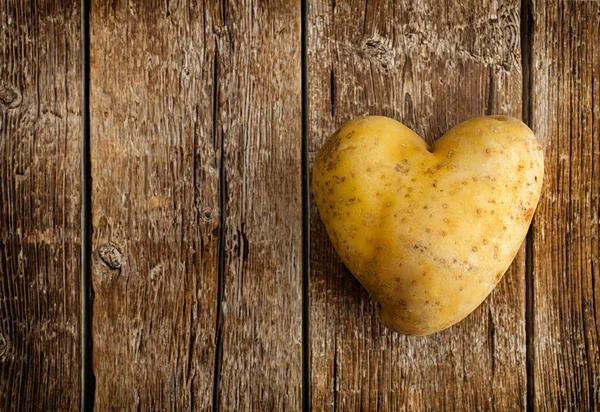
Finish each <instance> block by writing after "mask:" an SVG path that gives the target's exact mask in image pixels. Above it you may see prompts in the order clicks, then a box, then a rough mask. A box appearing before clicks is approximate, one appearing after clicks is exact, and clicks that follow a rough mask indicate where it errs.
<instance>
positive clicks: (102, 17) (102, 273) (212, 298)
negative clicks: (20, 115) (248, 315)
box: [90, 2, 222, 410]
mask: <svg viewBox="0 0 600 412" xmlns="http://www.w3.org/2000/svg"><path fill="white" fill-rule="evenodd" d="M144 4H145V5H143V6H142V5H139V6H135V7H133V6H132V7H129V6H130V5H129V4H128V3H126V2H115V3H106V2H94V4H93V8H92V10H91V16H90V19H91V79H90V80H91V101H90V107H91V108H90V114H91V118H92V125H91V136H92V137H91V157H92V159H91V160H92V179H93V190H92V222H93V230H94V234H93V238H92V239H93V248H94V260H93V262H92V265H93V267H92V287H93V290H94V294H95V297H94V301H93V317H92V339H93V370H94V374H95V377H96V391H95V402H94V404H95V407H96V408H97V409H99V410H105V409H121V408H125V407H131V408H133V407H136V408H138V409H140V410H153V409H184V408H187V409H191V408H196V409H198V410H206V409H208V408H210V407H211V405H212V396H211V393H212V388H213V375H214V369H215V356H216V328H215V325H216V320H217V295H218V277H219V274H218V271H219V264H218V261H219V253H220V252H219V247H220V244H221V241H220V239H221V236H222V229H221V228H220V225H219V217H220V205H219V202H220V200H219V196H220V193H219V192H220V188H221V186H220V183H219V182H220V178H219V168H220V167H221V159H222V158H221V154H220V151H221V148H222V142H221V139H220V138H219V136H217V135H215V125H214V118H215V116H214V113H213V111H214V110H215V107H214V104H215V102H214V99H213V95H214V93H213V88H214V84H215V81H216V79H215V76H214V73H215V68H216V66H215V65H216V59H215V54H216V37H215V36H214V34H213V25H214V24H215V23H214V22H213V16H212V14H211V12H210V11H209V10H203V9H202V8H201V7H199V6H197V7H194V8H193V10H192V9H186V8H180V9H166V8H165V7H166V6H165V5H166V3H164V2H161V3H160V4H158V3H150V2H148V3H144ZM115 377H118V378H117V379H115Z"/></svg>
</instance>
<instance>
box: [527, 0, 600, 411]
mask: <svg viewBox="0 0 600 412" xmlns="http://www.w3.org/2000/svg"><path fill="white" fill-rule="evenodd" d="M532 6H533V7H532V17H533V47H532V59H533V62H532V100H531V102H532V125H533V130H534V132H535V133H536V135H537V136H538V137H539V138H540V139H541V140H542V142H543V146H544V147H545V153H546V176H545V182H544V183H545V188H544V191H543V194H542V200H541V202H540V206H539V208H538V212H537V215H536V217H535V220H534V224H533V241H534V248H533V251H534V255H533V286H534V288H533V304H534V307H535V311H534V315H535V316H534V323H533V332H534V334H533V345H534V349H535V350H534V354H533V355H534V359H533V360H534V369H533V377H532V378H533V379H534V389H535V395H534V397H533V401H534V406H535V408H536V410H574V411H575V410H576V411H584V410H597V408H598V407H599V406H600V347H599V344H598V338H599V335H600V330H599V328H600V322H599V320H598V319H599V318H600V312H599V309H598V308H600V277H599V274H600V263H599V262H600V250H599V247H600V246H599V243H598V213H599V209H600V198H599V196H600V80H599V79H600V3H599V2H597V1H587V2H582V1H543V2H542V1H537V0H534V1H533V4H532Z"/></svg>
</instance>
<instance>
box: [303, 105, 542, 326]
mask: <svg viewBox="0 0 600 412" xmlns="http://www.w3.org/2000/svg"><path fill="white" fill-rule="evenodd" d="M543 175H544V161H543V151H542V148H541V147H540V145H539V144H538V142H537V141H536V138H535V136H534V135H533V132H532V131H531V130H530V129H529V128H528V127H527V126H526V125H525V124H524V123H522V122H521V121H519V120H517V119H514V118H511V117H507V116H488V117H481V118H477V119H472V120H469V121H466V122H463V123H461V124H459V125H458V126H455V127H453V128H452V129H450V130H449V131H448V132H446V134H444V136H443V137H442V138H441V139H439V141H437V142H436V143H435V144H434V145H433V146H431V147H429V146H428V145H427V143H425V141H423V140H422V139H421V138H420V137H419V136H418V135H417V134H416V133H414V132H413V131H412V130H410V129H409V128H407V127H406V126H404V125H403V124H401V123H399V122H397V121H395V120H393V119H389V118H386V117H381V116H369V117H363V118H359V119H355V120H352V121H350V122H348V123H346V124H345V125H344V126H343V127H342V128H341V129H339V130H338V131H337V132H336V133H334V134H333V135H331V136H330V137H329V138H328V139H327V141H326V142H325V144H324V145H323V147H322V148H321V149H320V151H319V153H318V156H317V159H316V163H315V167H314V171H313V181H312V190H313V194H314V198H315V201H316V204H317V207H318V209H319V213H320V215H321V218H322V220H323V222H324V223H325V226H326V228H327V232H328V234H329V237H330V239H331V241H332V243H333V246H334V247H335V249H336V250H337V252H338V254H339V255H340V257H341V259H342V261H343V262H344V264H345V265H346V266H347V267H348V269H349V270H350V271H351V272H352V273H353V274H354V276H356V278H357V279H358V280H359V281H360V283H361V284H362V285H363V286H364V287H365V288H366V289H367V291H368V292H369V293H370V295H371V297H372V299H373V301H374V303H375V307H376V309H377V312H378V315H379V318H380V320H381V322H382V323H383V324H384V325H385V326H386V327H387V328H389V329H391V330H393V331H396V332H399V333H403V334H407V335H426V334H430V333H433V332H437V331H440V330H442V329H445V328H447V327H449V326H451V325H453V324H455V323H457V322H459V321H460V320H461V319H463V318H464V317H466V316H467V315H468V314H469V313H471V312H472V311H473V310H475V308H477V306H479V305H480V304H481V302H483V300H484V299H485V298H486V297H487V296H488V295H489V294H490V292H491V291H492V290H493V289H494V287H495V286H496V284H497V283H498V281H499V280H500V279H501V278H502V275H503V274H504V272H506V270H507V269H508V267H509V266H510V264H511V262H512V260H513V259H514V257H515V255H516V253H517V251H518V250H519V247H520V245H521V243H522V242H523V239H524V238H525V235H526V234H527V229H528V227H529V224H530V223H531V219H532V217H533V214H534V211H535V208H536V205H537V202H538V200H539V197H540V191H541V188H542V177H543Z"/></svg>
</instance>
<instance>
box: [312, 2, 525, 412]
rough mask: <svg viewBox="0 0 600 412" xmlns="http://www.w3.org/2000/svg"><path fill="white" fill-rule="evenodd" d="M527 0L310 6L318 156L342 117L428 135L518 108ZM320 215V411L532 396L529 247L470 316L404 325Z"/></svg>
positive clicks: (515, 404)
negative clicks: (353, 271)
mask: <svg viewBox="0 0 600 412" xmlns="http://www.w3.org/2000/svg"><path fill="white" fill-rule="evenodd" d="M519 6H520V5H519V3H517V2H514V1H512V2H511V1H498V2H494V3H493V4H482V3H481V2H479V1H470V2H467V3H466V4H465V2H462V1H441V2H438V1H423V2H420V3H419V4H415V3H414V2H411V1H405V2H404V1H403V2H394V1H389V2H375V3H373V2H366V1H365V2H360V1H339V0H337V1H324V2H319V3H318V5H315V6H314V7H311V8H310V9H309V10H310V13H309V20H308V21H309V30H308V38H309V44H308V47H309V49H308V50H309V64H310V66H309V96H310V110H309V125H310V129H309V133H310V134H309V143H310V147H309V150H310V152H311V155H313V156H314V153H315V151H316V150H318V148H319V147H320V146H321V144H322V142H323V141H324V139H325V138H326V137H327V135H328V134H329V133H332V132H333V131H335V129H336V128H337V127H339V126H341V125H342V124H343V122H345V121H347V120H349V119H351V118H353V117H356V116H361V115H365V114H381V115H386V116H389V117H392V118H395V119H397V120H399V121H401V122H403V123H404V124H406V125H407V126H409V127H411V128H412V129H413V130H415V131H416V132H417V133H419V134H420V135H421V136H422V137H423V138H425V139H426V140H427V141H428V142H430V143H431V142H433V141H434V140H435V139H436V138H438V137H440V136H441V135H442V134H443V133H444V132H445V131H446V130H447V129H449V128H450V127H452V126H453V125H455V124H457V123H458V122H460V121H463V120H467V119H469V118H471V117H476V116H481V115H485V114H490V113H494V114H508V115H512V116H516V117H520V115H521V101H522V98H521V96H522V77H521V58H520V41H519V21H520V17H519V16H520V7H519ZM465 10H469V12H468V13H466V12H465ZM311 222H312V223H311V227H312V230H311V251H310V253H311V255H310V259H311V269H312V270H311V284H310V288H311V290H310V292H311V342H310V345H311V350H312V356H311V362H312V386H311V389H312V407H313V409H314V410H336V409H341V410H453V409H458V410H478V409H481V410H491V409H498V410H517V409H523V408H524V407H525V404H526V387H527V384H526V362H525V357H526V347H525V255H524V251H521V252H520V253H519V255H518V257H517V259H516V261H515V262H514V264H513V265H512V268H511V270H510V271H509V272H508V273H507V274H506V275H505V277H504V279H503V280H502V282H501V283H500V285H499V286H498V288H497V289H496V290H495V291H494V292H493V294H492V296H491V297H490V298H489V299H487V300H486V301H485V302H484V304H482V305H481V306H480V307H479V308H478V309H477V310H476V311H475V312H474V313H473V314H471V315H470V316H469V317H468V318H467V319H466V320H465V321H463V322H461V323H460V324H458V325H456V326H454V327H452V328H450V329H449V330H446V331H444V332H441V333H437V334H434V335H432V336H428V337H405V336H399V335H397V334H394V333H390V332H389V331H387V330H385V329H384V328H383V327H382V326H381V325H380V324H379V322H378V321H377V318H376V314H375V310H374V307H373V304H372V303H371V301H370V298H369V296H368V294H367V293H366V291H365V290H364V289H363V288H362V287H361V286H360V284H359V283H358V282H357V281H355V280H354V279H353V278H352V277H351V275H350V273H349V272H348V270H347V269H346V268H345V266H344V265H343V264H342V263H341V261H340V259H339V257H338V256H337V254H336V253H335V251H334V250H333V248H332V246H331V243H330V241H329V239H328V237H327V233H326V231H325V229H324V226H323V224H322V223H321V221H320V219H319V215H318V211H317V210H316V207H315V206H314V205H313V207H312V209H311Z"/></svg>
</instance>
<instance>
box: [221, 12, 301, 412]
mask: <svg viewBox="0 0 600 412" xmlns="http://www.w3.org/2000/svg"><path fill="white" fill-rule="evenodd" d="M224 4H225V13H224V20H223V27H222V31H221V32H220V36H219V39H218V62H219V68H218V73H217V78H218V79H219V86H220V87H219V89H218V96H217V100H218V101H219V112H218V119H217V122H218V123H217V133H218V135H220V137H221V138H222V140H223V142H224V154H225V158H224V159H223V166H224V170H223V176H222V179H224V183H223V184H224V186H225V187H224V190H225V192H224V197H225V237H224V242H225V247H224V256H223V259H224V261H225V263H224V273H223V281H224V282H223V283H224V289H223V299H222V302H223V303H222V308H221V310H222V313H221V314H222V317H221V318H222V324H221V325H220V328H221V329H220V331H221V332H220V336H221V339H222V357H221V368H220V371H219V373H220V375H219V376H218V381H219V396H218V402H219V406H220V409H222V410H225V411H230V410H231V411H237V410H240V411H244V410H255V411H270V410H275V411H285V410H300V407H301V385H302V273H301V264H302V244H301V240H302V225H301V223H302V211H301V200H302V199H301V196H302V195H301V183H302V180H301V173H300V169H301V163H300V160H301V143H302V133H301V125H302V113H301V91H302V83H301V67H302V66H301V32H300V2H299V1H294V2H273V3H268V2H252V1H248V2H245V1H243V2H225V3H224Z"/></svg>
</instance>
